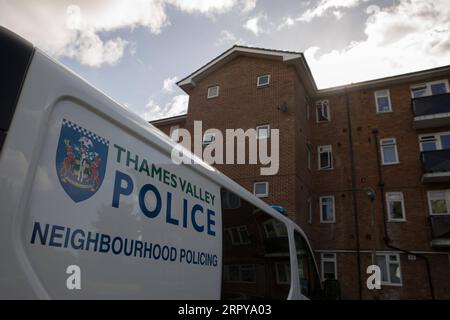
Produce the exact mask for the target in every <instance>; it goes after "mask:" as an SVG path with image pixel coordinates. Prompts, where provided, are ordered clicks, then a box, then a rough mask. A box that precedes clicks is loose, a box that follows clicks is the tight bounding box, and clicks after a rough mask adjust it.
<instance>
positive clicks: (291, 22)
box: [277, 17, 295, 31]
mask: <svg viewBox="0 0 450 320" xmlns="http://www.w3.org/2000/svg"><path fill="white" fill-rule="evenodd" d="M294 24H295V20H294V19H292V18H291V17H285V18H283V22H282V23H281V24H280V25H279V26H278V27H277V30H278V31H279V30H282V29H284V28H290V27H292V26H293V25H294Z"/></svg>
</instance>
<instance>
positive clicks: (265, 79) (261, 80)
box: [256, 74, 270, 87]
mask: <svg viewBox="0 0 450 320" xmlns="http://www.w3.org/2000/svg"><path fill="white" fill-rule="evenodd" d="M269 84H270V74H265V75H263V76H259V77H258V79H257V80H256V86H257V87H265V86H268V85H269Z"/></svg>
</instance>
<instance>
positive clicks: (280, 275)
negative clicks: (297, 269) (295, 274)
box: [275, 263, 291, 284]
mask: <svg viewBox="0 0 450 320" xmlns="http://www.w3.org/2000/svg"><path fill="white" fill-rule="evenodd" d="M275 272H276V279H277V284H290V283H291V268H290V266H289V263H277V264H275Z"/></svg>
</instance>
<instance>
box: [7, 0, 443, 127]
mask: <svg viewBox="0 0 450 320" xmlns="http://www.w3.org/2000/svg"><path fill="white" fill-rule="evenodd" d="M0 24H2V25H4V26H6V27H7V28H9V29H11V30H13V31H15V32H17V33H19V34H21V35H22V36H23V37H25V38H27V39H29V40H30V41H32V42H33V43H34V44H36V45H37V46H38V47H40V48H41V49H43V50H44V51H46V52H47V53H48V54H49V55H51V56H53V57H54V58H56V59H58V60H59V61H60V62H61V63H63V64H64V65H66V66H68V67H69V68H70V69H72V70H74V71H75V72H76V73H78V74H80V75H81V76H82V77H83V78H85V79H86V80H88V81H89V82H90V83H92V84H93V85H94V86H96V87H97V88H99V89H100V90H102V91H103V92H105V93H106V94H108V95H109V96H111V97H112V98H114V99H115V100H116V101H118V102H119V103H121V104H123V105H124V106H125V107H126V108H128V109H129V110H130V111H132V112H134V113H136V114H138V115H140V116H142V117H144V118H145V119H146V120H152V119H157V118H162V117H167V116H174V115H177V114H181V113H184V112H185V111H186V107H187V102H188V97H187V96H186V95H185V94H184V92H183V91H182V90H181V89H179V88H178V87H176V85H174V83H175V82H176V81H177V80H180V79H182V78H183V77H185V76H187V75H188V74H190V73H191V72H192V71H194V70H196V69H197V68H199V67H201V66H202V65H204V64H205V63H206V62H208V61H210V60H211V59H212V58H214V57H215V56H217V55H219V54H220V53H222V52H223V51H225V50H227V49H228V48H230V47H231V46H232V45H233V44H235V43H238V44H243V45H248V46H257V47H265V48H272V49H281V50H292V51H302V52H304V53H305V55H306V58H307V61H308V63H309V65H310V67H311V69H312V73H313V75H314V78H315V80H316V82H317V84H318V86H319V87H320V88H324V87H330V86H334V85H340V84H346V83H351V82H357V81H363V80H368V79H374V78H379V77H384V76H389V75H395V74H399V73H404V72H410V71H416V70H422V69H426V68H432V67H437V66H442V65H447V64H450V5H449V0H434V1H426V0H384V1H383V0H310V1H299V0H297V1H293V0H280V1H275V0H271V1H269V0H212V1H209V0H127V1H124V0H96V1H90V0H89V1H88V0H79V1H76V0H72V1H67V0H54V1H51V0H42V1H29V0H0Z"/></svg>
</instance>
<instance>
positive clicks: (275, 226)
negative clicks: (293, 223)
mask: <svg viewBox="0 0 450 320" xmlns="http://www.w3.org/2000/svg"><path fill="white" fill-rule="evenodd" d="M263 227H264V232H265V234H266V238H267V239H270V238H279V237H287V230H286V226H285V225H284V224H283V223H282V222H280V221H278V220H275V219H269V220H266V221H265V222H264V223H263Z"/></svg>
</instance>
